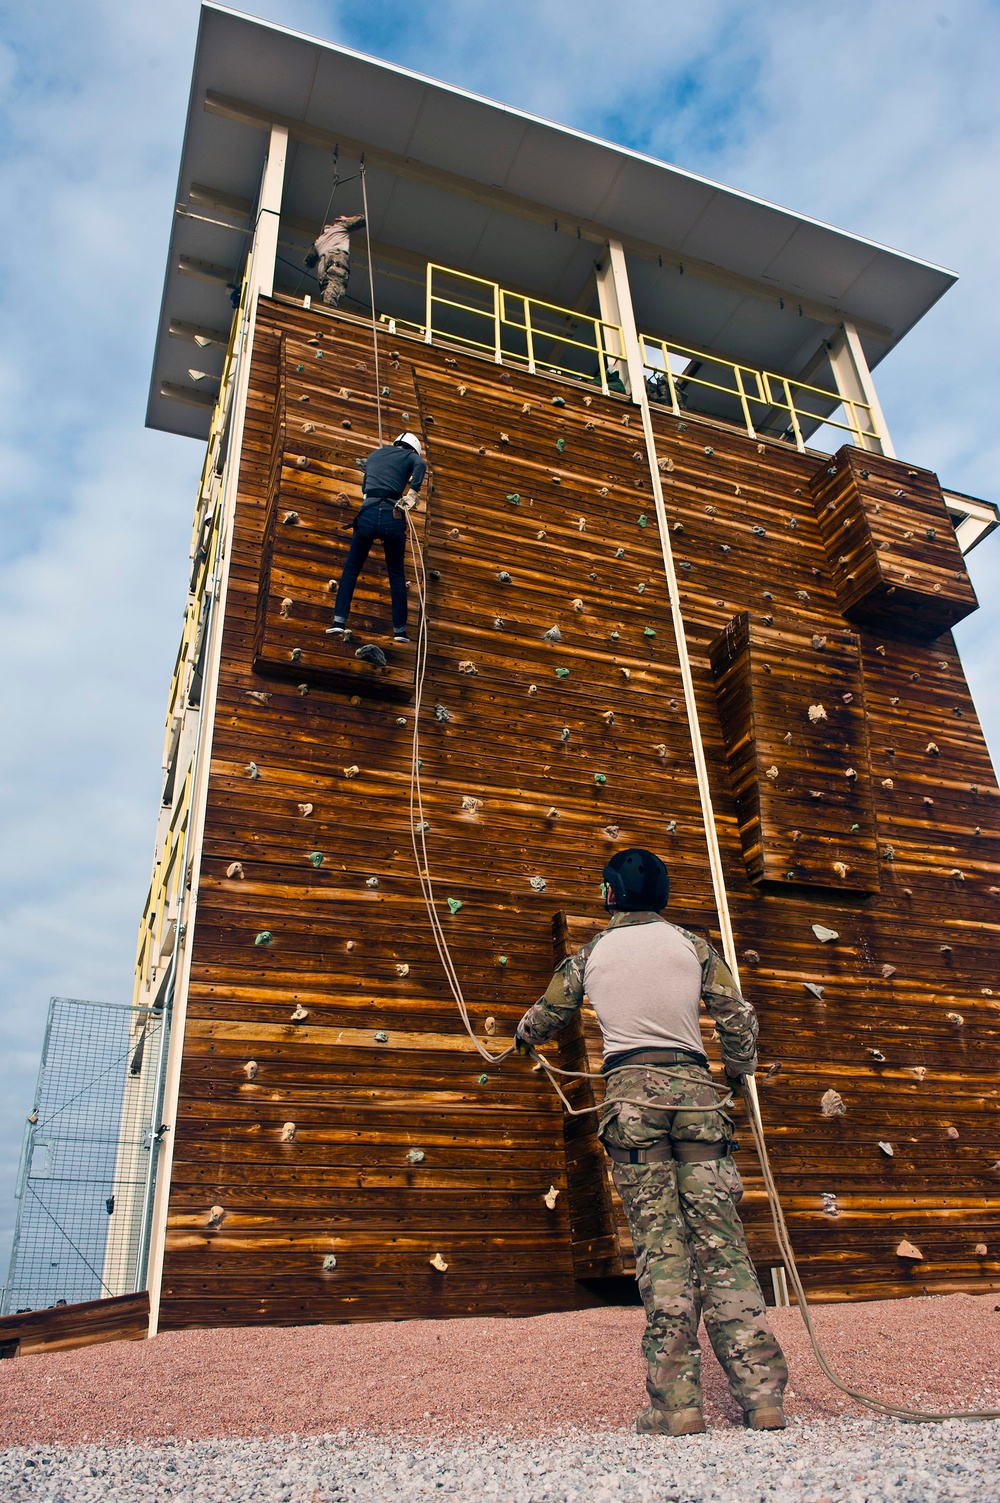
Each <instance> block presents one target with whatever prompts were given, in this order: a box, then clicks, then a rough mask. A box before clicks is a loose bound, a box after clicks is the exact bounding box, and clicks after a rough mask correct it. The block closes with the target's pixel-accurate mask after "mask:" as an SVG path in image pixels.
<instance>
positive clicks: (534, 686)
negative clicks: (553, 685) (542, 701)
mask: <svg viewBox="0 0 1000 1503" xmlns="http://www.w3.org/2000/svg"><path fill="white" fill-rule="evenodd" d="M528 693H529V694H537V693H538V685H537V684H529V685H528Z"/></svg>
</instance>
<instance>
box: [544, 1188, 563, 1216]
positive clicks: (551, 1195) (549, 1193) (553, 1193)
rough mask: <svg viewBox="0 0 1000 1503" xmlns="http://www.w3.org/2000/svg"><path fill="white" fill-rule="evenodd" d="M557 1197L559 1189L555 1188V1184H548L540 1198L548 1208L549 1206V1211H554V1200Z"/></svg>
mask: <svg viewBox="0 0 1000 1503" xmlns="http://www.w3.org/2000/svg"><path fill="white" fill-rule="evenodd" d="M558 1198H559V1191H558V1190H557V1189H556V1187H555V1185H549V1188H548V1189H547V1190H546V1192H545V1194H544V1195H543V1196H542V1199H543V1200H544V1202H545V1204H546V1205H547V1206H548V1208H549V1210H550V1211H554V1210H555V1208H556V1201H557V1199H558Z"/></svg>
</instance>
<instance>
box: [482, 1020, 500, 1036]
mask: <svg viewBox="0 0 1000 1503" xmlns="http://www.w3.org/2000/svg"><path fill="white" fill-rule="evenodd" d="M483 1027H484V1029H485V1030H486V1032H487V1033H488V1034H489V1035H490V1036H491V1037H492V1035H493V1034H494V1033H496V1031H497V1020H496V1018H487V1019H486V1022H485V1023H484V1024H483Z"/></svg>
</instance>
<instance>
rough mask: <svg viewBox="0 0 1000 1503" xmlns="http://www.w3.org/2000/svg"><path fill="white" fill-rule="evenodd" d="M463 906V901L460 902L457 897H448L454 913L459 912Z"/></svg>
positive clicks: (449, 905)
mask: <svg viewBox="0 0 1000 1503" xmlns="http://www.w3.org/2000/svg"><path fill="white" fill-rule="evenodd" d="M461 906H462V905H461V903H460V902H459V901H458V899H457V898H449V899H448V907H449V908H450V909H451V912H452V913H457V912H458V910H459V909H460V908H461Z"/></svg>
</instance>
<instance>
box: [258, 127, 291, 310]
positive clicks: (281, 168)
mask: <svg viewBox="0 0 1000 1503" xmlns="http://www.w3.org/2000/svg"><path fill="white" fill-rule="evenodd" d="M287 155H288V129H287V127H286V126H284V125H272V126H271V140H270V144H269V146H268V149H267V161H266V162H265V164H264V180H263V182H262V183H261V185H260V201H259V203H258V205H257V226H256V233H255V235H254V243H253V286H252V288H251V291H252V292H258V293H260V294H261V295H262V296H263V297H270V296H271V294H272V292H273V291H274V263H275V258H276V257H277V254H278V222H279V219H280V216H281V195H282V191H283V189H284V186H285V157H286V156H287Z"/></svg>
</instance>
